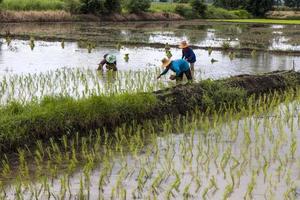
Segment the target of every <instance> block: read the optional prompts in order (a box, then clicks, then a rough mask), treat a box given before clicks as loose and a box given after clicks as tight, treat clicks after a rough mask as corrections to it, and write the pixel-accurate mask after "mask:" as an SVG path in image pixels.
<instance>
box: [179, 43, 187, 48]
mask: <svg viewBox="0 0 300 200" xmlns="http://www.w3.org/2000/svg"><path fill="white" fill-rule="evenodd" d="M187 47H189V45H188V43H187V42H186V41H182V42H181V43H180V45H179V48H180V49H184V48H187Z"/></svg>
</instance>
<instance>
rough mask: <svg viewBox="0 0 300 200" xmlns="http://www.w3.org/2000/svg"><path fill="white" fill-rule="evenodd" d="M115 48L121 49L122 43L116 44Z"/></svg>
mask: <svg viewBox="0 0 300 200" xmlns="http://www.w3.org/2000/svg"><path fill="white" fill-rule="evenodd" d="M117 49H118V51H120V50H121V49H122V45H121V44H120V43H118V44H117Z"/></svg>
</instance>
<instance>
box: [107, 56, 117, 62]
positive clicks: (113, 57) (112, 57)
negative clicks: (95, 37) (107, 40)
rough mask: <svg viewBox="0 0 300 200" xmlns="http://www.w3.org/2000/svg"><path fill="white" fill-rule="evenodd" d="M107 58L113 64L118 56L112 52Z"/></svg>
mask: <svg viewBox="0 0 300 200" xmlns="http://www.w3.org/2000/svg"><path fill="white" fill-rule="evenodd" d="M105 60H106V61H107V62H108V63H110V64H113V63H115V62H116V61H117V58H116V56H115V55H112V54H108V55H107V56H106V58H105Z"/></svg>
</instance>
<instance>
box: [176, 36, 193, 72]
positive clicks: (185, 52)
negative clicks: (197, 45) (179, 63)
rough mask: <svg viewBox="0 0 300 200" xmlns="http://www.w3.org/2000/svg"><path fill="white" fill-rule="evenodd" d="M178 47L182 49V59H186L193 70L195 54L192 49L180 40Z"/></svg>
mask: <svg viewBox="0 0 300 200" xmlns="http://www.w3.org/2000/svg"><path fill="white" fill-rule="evenodd" d="M179 48H180V49H182V59H185V60H186V61H188V62H189V63H190V67H191V70H192V71H194V66H195V62H196V55H195V53H194V51H193V49H192V48H190V47H189V45H188V44H187V42H186V41H182V42H181V43H180V45H179Z"/></svg>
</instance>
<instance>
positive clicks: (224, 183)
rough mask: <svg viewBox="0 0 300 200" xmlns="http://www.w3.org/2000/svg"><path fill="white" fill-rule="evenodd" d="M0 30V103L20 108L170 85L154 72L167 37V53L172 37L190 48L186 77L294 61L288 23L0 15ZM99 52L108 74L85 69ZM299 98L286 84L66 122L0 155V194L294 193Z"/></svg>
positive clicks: (294, 39)
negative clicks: (88, 126)
mask: <svg viewBox="0 0 300 200" xmlns="http://www.w3.org/2000/svg"><path fill="white" fill-rule="evenodd" d="M0 35H1V37H0V107H1V108H4V109H2V110H0V111H1V112H3V113H4V112H11V113H14V114H19V113H22V111H24V108H23V107H22V106H26V105H27V104H30V103H32V102H40V100H41V99H43V98H44V97H72V98H74V99H87V98H88V97H92V96H102V95H103V96H110V97H115V96H114V95H116V96H117V95H120V94H128V95H130V94H132V93H137V92H149V93H151V92H153V91H157V90H160V89H164V88H166V87H170V86H174V85H175V83H173V82H172V81H169V80H168V77H167V76H166V77H163V78H162V79H160V80H157V75H159V74H160V72H161V71H162V70H163V69H162V68H161V67H160V63H161V59H162V58H163V57H165V56H166V52H165V48H164V47H165V45H166V43H168V44H169V45H171V53H172V54H173V56H172V59H178V58H181V50H180V49H179V48H175V46H176V45H177V44H178V43H179V42H180V41H182V40H187V41H188V42H189V43H190V44H191V45H193V47H195V53H196V55H197V63H196V67H195V72H194V77H195V82H199V81H201V80H204V79H219V78H225V77H230V76H233V75H239V74H255V73H262V72H271V71H275V70H292V69H293V70H296V71H298V70H300V57H299V54H300V26H299V25H254V24H226V23H216V22H205V21H189V22H173V23H172V22H153V23H150V22H143V23H142V22H140V23H114V24H111V23H99V24H96V23H86V24H83V23H74V24H70V23H62V24H59V23H56V24H51V23H47V24H0ZM225 47H226V48H225ZM109 52H110V53H114V54H115V55H116V56H117V63H118V69H119V71H118V72H117V73H114V72H107V71H104V72H99V71H97V70H96V69H97V67H98V63H99V62H100V60H101V59H102V58H103V55H104V54H106V53H109ZM126 55H128V58H126ZM206 84H208V86H210V85H209V84H212V83H211V82H209V81H208V82H207V83H206ZM211 87H213V86H212V85H211ZM219 92H220V91H219ZM218 95H220V94H218ZM204 97H205V96H203V98H204ZM299 97H300V92H299V89H298V88H294V89H293V90H287V91H285V92H283V91H278V92H274V93H272V94H270V96H268V95H263V96H259V97H258V96H256V97H251V98H250V99H249V100H248V101H247V104H246V105H245V106H244V107H241V108H240V107H239V106H238V105H234V106H233V107H228V108H227V107H226V105H225V107H226V109H224V110H222V112H221V111H217V110H216V111H213V110H210V112H207V113H203V112H201V111H200V110H199V109H198V108H195V110H194V111H193V112H190V113H188V114H187V115H186V116H183V115H179V116H173V117H171V116H166V117H164V118H162V119H157V120H156V119H154V120H149V121H144V122H143V123H136V121H133V122H129V123H128V124H124V125H122V126H120V127H118V128H117V129H114V130H113V131H111V132H108V131H107V130H106V129H105V128H104V129H96V130H92V131H90V132H89V133H86V132H81V131H79V132H72V130H73V129H72V127H70V131H69V132H68V133H67V134H65V135H64V136H63V137H61V138H59V139H57V138H55V139H54V138H51V139H50V140H47V141H34V144H35V145H33V146H30V147H27V146H26V145H24V146H25V148H19V149H18V151H17V152H14V153H7V154H2V155H1V156H0V199H80V200H84V199H122V200H125V199H203V200H204V199H224V200H225V199H234V200H235V199H267V200H270V199H274V200H276V199H300V173H299V170H300V150H299V142H300V135H299V133H300V114H299V113H300V99H299ZM208 100H209V99H208ZM208 100H207V101H208ZM47 101H49V102H50V103H51V98H49V99H47V98H46V99H45V101H43V102H42V104H43V105H47ZM49 102H48V103H49ZM58 102H59V101H58ZM143 103H144V102H143ZM206 103H209V102H206ZM6 105H9V106H10V107H9V109H7V107H5V106H6ZM236 106H237V107H238V108H237V107H236ZM25 108H26V109H31V108H32V107H25ZM34 108H35V107H34ZM122 109H123V108H122ZM124 109H126V108H124ZM208 110H209V108H208ZM30 111H32V112H34V111H35V110H34V109H33V110H30ZM45 111H46V110H45ZM62 112H64V111H62ZM103 112H105V111H103ZM116 113H117V112H116ZM0 114H1V113H0ZM55 114H56V115H58V116H60V114H61V113H59V112H58V113H55ZM41 115H42V114H41ZM111 115H112V116H113V115H114V113H111ZM116 115H117V114H116ZM23 117H24V119H25V118H26V116H21V118H20V119H21V120H23ZM21 120H20V121H21ZM37 120H40V119H37ZM42 120H43V119H42ZM23 122H24V121H23ZM18 123H19V122H17V123H16V124H18ZM25 123H31V121H30V120H28V121H25ZM58 123H59V122H58ZM78 123H84V121H83V122H78ZM56 125H57V124H56ZM2 127H4V128H5V125H3V126H2ZM14 128H16V127H14ZM45 128H47V127H45ZM68 128H69V126H68ZM99 128H103V127H99ZM109 128H111V127H109ZM32 130H33V131H39V130H35V129H32ZM0 131H2V132H3V130H0ZM2 132H1V133H2ZM12 133H13V132H11V133H7V134H12ZM9 136H10V137H12V136H11V135H9ZM1 137H5V136H3V135H1V134H0V139H1Z"/></svg>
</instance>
